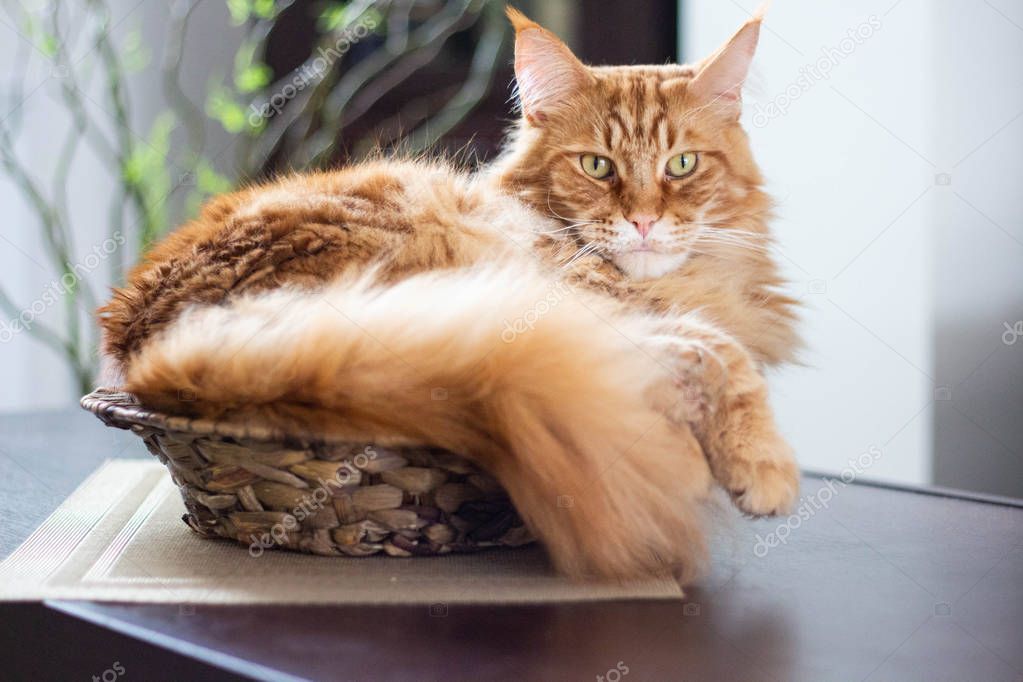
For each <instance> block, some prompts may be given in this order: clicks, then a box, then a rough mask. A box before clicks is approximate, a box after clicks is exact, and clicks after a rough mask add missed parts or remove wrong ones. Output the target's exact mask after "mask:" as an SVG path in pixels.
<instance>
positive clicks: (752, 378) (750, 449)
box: [651, 315, 799, 516]
mask: <svg viewBox="0 0 1023 682" xmlns="http://www.w3.org/2000/svg"><path fill="white" fill-rule="evenodd" d="M651 342H652V347H653V348H654V349H655V350H656V352H657V353H658V356H657V357H659V358H661V359H662V360H663V362H664V363H667V364H668V368H669V370H670V372H671V375H672V381H671V385H667V384H666V385H664V386H662V387H661V388H660V389H658V395H657V396H655V397H654V400H655V401H656V404H657V406H658V407H659V408H660V409H661V410H662V411H663V412H664V413H665V414H666V415H667V416H668V417H669V418H671V419H672V420H674V421H676V422H678V423H683V422H685V423H688V424H690V425H691V427H692V429H693V432H694V434H695V435H696V437H697V439H698V440H699V442H700V444H701V445H702V446H703V449H704V453H705V454H706V456H707V460H708V462H709V464H710V468H711V471H712V472H713V474H714V477H715V478H716V479H717V481H718V482H719V483H720V484H721V485H722V486H723V487H724V488H725V489H726V490H727V491H728V492H729V494H730V495H731V496H732V499H733V500H734V501H735V504H736V505H737V506H738V507H739V508H740V509H742V510H743V511H744V512H746V513H748V514H753V515H758V516H760V515H771V514H781V513H785V512H786V511H788V510H789V509H791V507H792V505H793V503H794V502H795V500H796V496H797V494H798V489H799V469H798V467H797V466H796V462H795V460H794V459H793V456H792V449H791V447H790V446H789V445H788V443H786V442H785V439H784V438H782V436H781V434H779V433H778V429H777V427H776V425H775V421H774V415H773V413H772V411H771V407H770V405H769V403H768V399H767V382H766V381H765V379H764V377H763V375H762V374H761V373H760V371H759V368H758V367H757V364H756V362H755V361H754V360H753V358H752V356H751V355H750V354H749V352H748V351H746V349H745V348H744V347H743V346H742V344H740V343H739V342H738V341H737V340H736V339H734V338H733V337H731V336H729V335H728V334H725V333H724V332H722V331H720V330H719V329H717V328H715V327H714V326H712V325H710V324H707V323H705V322H703V321H701V320H700V319H699V318H698V317H696V316H694V315H687V316H683V317H679V318H674V319H668V320H665V321H664V322H663V335H659V336H658V337H656V338H655V339H652V340H651Z"/></svg>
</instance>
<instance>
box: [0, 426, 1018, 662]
mask: <svg viewBox="0 0 1023 682" xmlns="http://www.w3.org/2000/svg"><path fill="white" fill-rule="evenodd" d="M148 456H149V455H148V454H147V453H146V452H145V450H144V448H143V447H142V445H141V443H140V442H138V441H137V440H136V439H135V438H134V436H131V435H130V434H127V433H125V432H120V431H115V430H111V429H104V428H103V427H102V426H101V425H100V424H99V422H97V421H96V420H95V419H94V418H93V417H91V416H90V415H87V414H85V413H80V412H77V411H61V412H50V413H40V414H33V415H23V416H6V417H0V518H2V519H3V523H2V524H0V557H5V556H7V555H8V554H9V553H10V552H11V551H13V550H14V548H15V547H17V545H18V544H19V543H20V542H21V541H23V540H24V539H25V538H26V537H27V536H28V534H29V533H31V531H32V530H34V529H35V527H36V526H38V525H39V523H41V522H42V521H43V519H45V518H46V517H47V516H48V515H49V514H50V513H51V512H52V511H53V510H54V509H55V508H56V507H57V505H59V504H60V502H62V501H63V500H64V499H65V498H66V497H67V496H68V495H69V494H70V493H71V492H72V491H73V490H74V489H75V487H76V486H77V485H78V484H79V483H80V482H81V481H82V480H84V479H85V477H86V476H87V475H88V474H89V473H90V472H91V471H93V470H94V469H95V468H96V466H98V465H99V463H100V462H101V461H102V460H103V459H106V458H110V457H148ZM888 456H897V453H888ZM964 456H965V455H964ZM802 493H803V498H804V500H806V502H805V503H804V505H803V506H802V507H801V509H802V511H803V514H802V516H797V517H794V518H792V519H789V520H778V519H774V520H760V521H756V522H750V521H738V522H736V523H734V524H732V525H730V526H727V527H725V528H724V529H723V530H722V531H721V532H720V533H719V534H718V537H717V538H716V541H715V545H714V562H713V569H712V571H711V573H710V575H708V576H707V577H706V578H705V579H704V580H702V581H701V582H700V584H698V585H697V586H695V587H693V588H692V589H690V590H689V591H688V594H687V598H686V600H685V601H684V602H613V603H600V604H562V605H536V606H466V605H454V604H452V605H450V606H448V607H446V608H436V607H435V608H433V609H432V610H431V609H428V608H425V607H422V606H409V607H337V606H322V607H308V606H306V607H279V606H274V607H207V606H198V607H195V608H189V607H181V606H172V605H138V604H98V603H91V602H53V603H44V604H38V603H36V604H32V603H29V604H0V633H2V634H0V654H2V655H3V660H4V668H3V675H2V677H3V678H4V679H34V680H46V679H71V678H75V677H78V678H82V679H105V680H108V681H110V680H113V679H120V678H121V677H124V678H125V679H145V680H161V679H168V680H185V679H188V680H195V679H239V678H259V679H293V678H294V679H343V680H458V679H474V680H479V679H485V680H490V679H494V680H503V679H514V680H607V681H608V682H617V681H618V680H629V681H630V682H631V681H632V680H637V681H638V680H676V679H677V680H719V679H727V680H777V681H785V682H787V681H788V680H814V681H822V680H868V679H869V680H927V681H928V682H933V681H936V680H993V681H1001V680H1004V681H1006V682H1023V503H1021V502H1019V501H1013V500H1004V499H996V498H983V497H980V496H969V495H959V494H956V493H949V492H947V491H921V490H908V489H894V488H888V487H883V486H877V485H869V484H863V483H861V482H856V483H851V484H848V485H846V484H843V483H841V482H835V481H832V482H829V481H827V480H825V479H822V478H821V477H817V476H807V477H806V478H805V479H804V485H803V491H802ZM115 664H116V665H115ZM119 670H120V671H123V672H119ZM93 676H96V678H93Z"/></svg>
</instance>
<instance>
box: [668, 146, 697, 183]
mask: <svg viewBox="0 0 1023 682" xmlns="http://www.w3.org/2000/svg"><path fill="white" fill-rule="evenodd" d="M694 168H696V152H685V153H684V154H679V155H677V156H673V157H671V158H670V159H668V166H667V168H666V169H665V171H666V172H667V173H668V176H669V177H672V178H681V177H683V176H686V175H689V174H690V173H692V172H693V169H694Z"/></svg>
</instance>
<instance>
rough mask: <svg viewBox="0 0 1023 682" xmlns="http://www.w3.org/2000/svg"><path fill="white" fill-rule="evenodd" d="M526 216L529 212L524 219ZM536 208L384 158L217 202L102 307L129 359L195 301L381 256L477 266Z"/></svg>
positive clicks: (320, 275)
mask: <svg viewBox="0 0 1023 682" xmlns="http://www.w3.org/2000/svg"><path fill="white" fill-rule="evenodd" d="M517 212H521V215H518V214H517ZM533 218H534V217H532V216H530V214H529V210H528V209H526V208H525V207H522V206H521V205H520V204H518V202H516V201H515V200H514V199H512V198H510V197H505V196H503V195H499V194H497V193H495V192H494V191H493V189H492V188H485V187H483V186H482V185H481V184H480V183H479V182H478V181H476V180H474V179H473V178H471V177H470V176H468V175H466V174H464V173H461V172H459V171H457V170H454V169H452V168H450V167H449V166H447V165H445V164H442V163H432V162H420V161H378V162H372V163H366V164H360V165H355V166H351V167H348V168H345V169H341V170H335V171H328V172H320V173H312V174H301V175H292V176H288V177H284V178H281V179H279V180H276V181H273V182H270V183H266V184H262V185H258V186H253V187H249V188H246V189H242V190H239V191H236V192H233V193H230V194H225V195H222V196H219V197H216V198H214V199H212V200H211V201H210V202H209V203H208V204H206V205H205V206H204V207H203V209H202V211H201V213H200V215H199V216H198V217H197V218H196V219H195V220H192V221H190V222H189V223H186V224H185V225H183V226H182V227H180V228H178V229H177V230H176V231H174V232H173V233H171V234H170V235H168V236H167V237H166V238H165V239H164V240H163V241H161V242H160V243H158V244H156V245H155V246H154V247H153V248H152V249H151V250H150V251H149V252H148V253H147V254H146V256H145V258H144V260H143V261H142V262H141V263H140V264H139V265H138V266H136V267H135V269H134V270H132V272H131V273H130V274H129V276H128V279H127V283H126V285H125V286H124V287H123V288H120V289H117V290H115V292H114V296H113V298H112V299H111V301H110V302H109V303H108V304H107V305H106V306H104V307H103V308H101V309H100V324H101V326H102V327H103V332H104V344H103V345H104V350H105V352H106V353H107V354H108V355H109V356H111V357H112V359H113V360H114V361H115V362H116V363H117V364H121V363H123V362H124V361H125V360H126V359H127V358H128V356H130V355H131V354H132V353H133V352H135V351H136V350H138V348H139V347H140V346H141V344H142V343H143V342H144V341H145V339H147V338H149V337H150V336H151V335H152V334H154V333H156V332H158V331H159V330H160V329H162V328H164V327H165V326H166V325H167V324H168V323H169V322H171V321H172V320H174V319H175V318H176V317H177V316H178V315H179V314H180V313H181V311H182V310H183V309H184V308H186V307H188V306H190V305H195V304H207V305H216V304H219V303H222V302H223V301H224V300H226V299H227V298H229V297H231V296H235V295H238V294H241V293H249V292H254V291H261V290H268V289H273V288H277V287H282V286H298V287H310V288H313V287H317V286H322V285H323V284H325V283H326V282H329V281H330V280H332V279H334V278H336V277H337V276H338V275H340V274H341V273H342V272H345V271H347V270H349V269H352V268H359V267H360V266H362V267H365V266H367V265H368V264H370V263H382V264H383V275H384V276H385V277H395V278H397V277H401V276H404V275H408V274H413V273H415V272H419V271H422V270H425V269H430V268H437V267H452V266H458V265H466V264H470V263H473V262H476V261H477V260H479V259H480V258H482V257H484V256H485V255H486V254H487V253H489V252H502V251H507V250H508V249H509V247H510V246H511V245H512V242H511V241H510V240H509V239H508V236H507V233H508V232H510V231H521V232H523V233H525V232H528V229H526V225H527V223H528V222H529V220H530V219H533Z"/></svg>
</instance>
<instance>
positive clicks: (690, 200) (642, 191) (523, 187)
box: [512, 14, 761, 279]
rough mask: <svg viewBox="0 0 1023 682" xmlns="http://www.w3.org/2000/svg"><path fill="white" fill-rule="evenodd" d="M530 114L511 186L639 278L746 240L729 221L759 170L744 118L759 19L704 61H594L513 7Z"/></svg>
mask: <svg viewBox="0 0 1023 682" xmlns="http://www.w3.org/2000/svg"><path fill="white" fill-rule="evenodd" d="M512 20H513V22H514V23H515V26H516V29H517V35H516V64H515V67H516V76H517V81H518V87H519V95H520V99H521V104H522V113H523V121H522V122H521V124H520V127H519V130H518V133H517V136H516V139H515V141H514V142H513V148H514V149H515V150H516V152H517V153H516V154H515V155H514V156H515V163H516V165H517V166H518V167H517V168H515V169H514V171H513V175H514V177H515V180H514V183H513V184H514V185H515V186H516V187H517V189H518V190H519V194H520V196H522V197H523V198H524V199H525V200H527V201H528V202H530V203H531V204H533V205H534V206H535V207H536V208H537V209H538V210H540V211H541V212H545V213H547V214H549V215H552V216H554V217H557V218H558V219H560V220H561V221H562V222H564V223H565V228H564V230H563V232H562V234H561V235H559V236H563V237H566V238H572V239H575V240H576V241H577V242H579V243H580V244H581V245H582V246H583V247H584V248H585V249H586V250H587V251H590V252H593V253H596V254H600V255H601V256H603V257H604V258H606V259H608V260H610V261H612V262H613V263H614V264H615V265H617V266H618V267H619V268H620V269H621V270H622V271H623V272H624V273H625V274H626V275H627V276H629V277H631V278H634V279H650V278H657V277H662V276H664V275H666V274H668V273H670V272H673V271H675V270H677V269H679V268H680V267H681V266H682V265H683V264H684V263H685V262H686V261H687V260H689V259H690V258H692V257H694V256H699V255H700V254H706V253H710V252H713V251H715V250H719V249H720V248H722V247H727V246H732V247H736V248H741V247H742V245H743V244H744V243H747V242H749V243H750V245H751V248H753V242H754V241H756V240H755V238H754V237H756V235H749V234H748V232H746V231H743V230H735V229H730V224H731V223H734V222H735V221H734V219H735V218H736V216H739V215H743V214H744V212H747V213H748V211H749V209H750V205H748V202H747V201H746V197H747V195H748V194H749V193H750V192H753V191H755V190H756V187H757V186H758V185H759V184H760V182H761V180H760V174H759V171H758V170H757V168H756V166H755V164H754V163H753V160H752V157H751V155H750V150H749V145H748V142H747V139H746V136H745V134H744V133H743V131H742V128H741V127H740V125H739V123H738V114H739V95H738V92H739V87H740V86H741V84H742V81H743V79H744V78H745V76H746V72H747V70H748V67H749V62H750V59H751V57H752V54H753V49H754V48H755V46H756V39H757V33H758V30H759V20H755V21H751V22H750V23H748V24H747V25H746V26H744V27H743V28H742V29H741V30H740V31H739V32H738V33H737V34H736V35H735V37H733V38H732V40H731V41H730V42H729V43H728V44H727V45H726V46H725V47H723V48H722V49H721V50H719V51H718V52H717V53H716V54H715V55H714V56H713V57H711V58H709V59H707V60H705V61H704V62H702V63H701V64H698V65H696V66H692V67H691V66H677V65H669V66H649V67H587V66H584V65H583V64H581V63H580V62H579V61H578V60H577V59H576V58H575V57H574V56H572V54H571V52H570V51H569V50H568V48H567V47H566V46H565V45H564V44H563V43H561V41H559V40H558V39H557V38H556V37H554V36H553V35H552V34H551V33H549V32H548V31H546V30H544V29H542V28H540V27H538V26H537V25H536V24H533V23H532V22H530V21H529V20H528V19H525V18H524V17H521V16H520V15H516V14H513V15H512Z"/></svg>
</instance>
